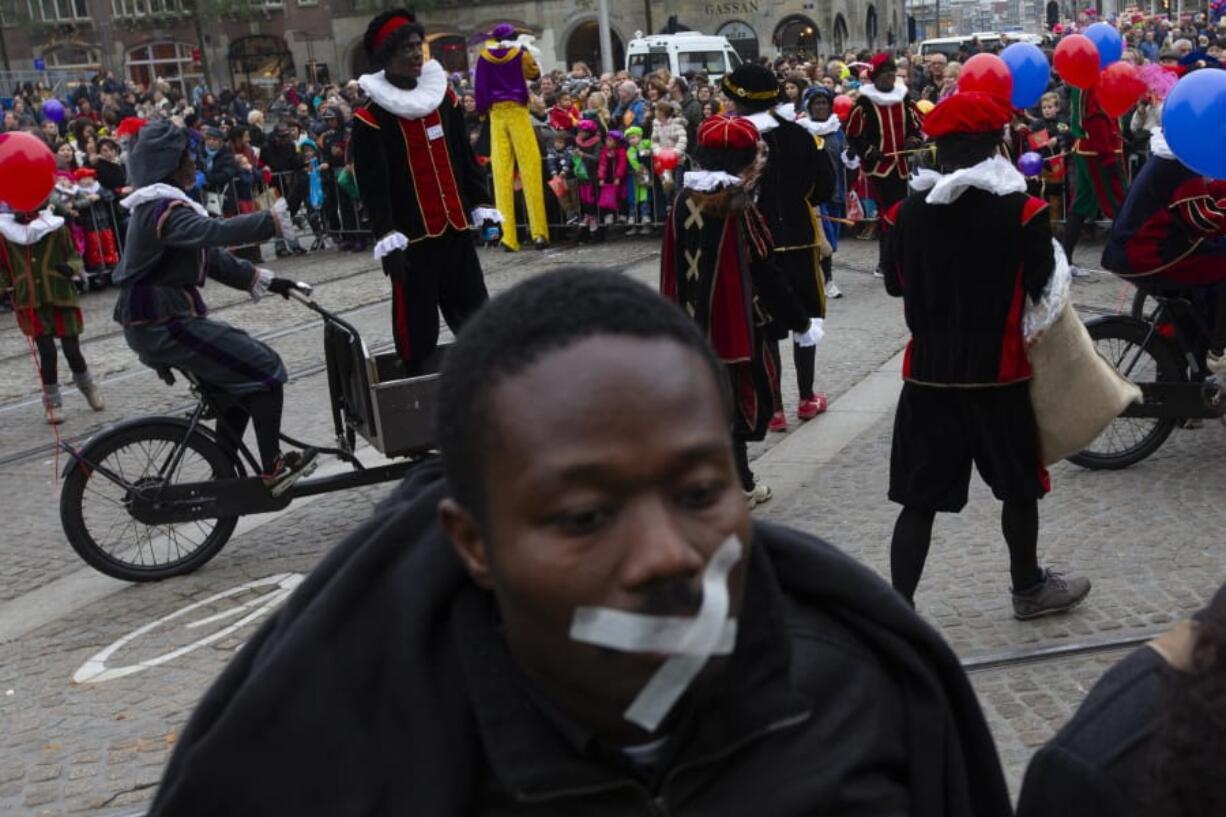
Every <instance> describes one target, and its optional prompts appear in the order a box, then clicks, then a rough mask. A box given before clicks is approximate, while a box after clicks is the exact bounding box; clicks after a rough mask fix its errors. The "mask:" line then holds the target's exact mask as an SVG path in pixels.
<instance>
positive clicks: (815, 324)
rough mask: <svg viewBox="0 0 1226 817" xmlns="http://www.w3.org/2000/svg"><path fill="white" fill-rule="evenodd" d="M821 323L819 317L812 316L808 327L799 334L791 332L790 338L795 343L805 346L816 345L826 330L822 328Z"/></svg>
mask: <svg viewBox="0 0 1226 817" xmlns="http://www.w3.org/2000/svg"><path fill="white" fill-rule="evenodd" d="M822 323H823V322H822V319H821V318H813V319H812V320H811V321H809V328H808V329H807V330H805V331H804V332H801V333H799V334H797V333H796V332H793V333H792V338H793V339H794V340H795V341H796V345H797V346H802V347H805V348H809V347H812V346H816V345H817V344H818V342H819V341H820V340H821V339H822V338H823V337H825V335H826V330H825V329H823V328H822Z"/></svg>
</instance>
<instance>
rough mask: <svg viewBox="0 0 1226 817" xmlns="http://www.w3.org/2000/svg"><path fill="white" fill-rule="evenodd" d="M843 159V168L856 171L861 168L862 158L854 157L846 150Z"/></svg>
mask: <svg viewBox="0 0 1226 817" xmlns="http://www.w3.org/2000/svg"><path fill="white" fill-rule="evenodd" d="M842 159H843V167H845V168H847V169H848V170H855V169H856V168H858V167H859V166H860V157H859V156H852V155H851V154H850V153H848V152H847V151H846V150H844V151H843V155H842Z"/></svg>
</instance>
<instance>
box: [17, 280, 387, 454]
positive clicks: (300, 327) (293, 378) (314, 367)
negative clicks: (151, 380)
mask: <svg viewBox="0 0 1226 817" xmlns="http://www.w3.org/2000/svg"><path fill="white" fill-rule="evenodd" d="M385 307H386V299H385V300H383V301H378V302H375V303H370V304H363V305H361V306H357V307H353V308H352V309H349V310H346V311H343V312H337V313H336V314H337V315H338V316H340V317H346V318H348V317H352V316H353V315H356V314H360V313H363V312H369V311H371V310H373V309H377V308H385ZM322 327H323V323H322V322H321V321H319V320H318V319H316V320H313V321H305V322H303V323H301V324H295V325H294V326H287V327H283V328H281V329H278V330H275V331H273V332H268V333H265V334H263V335H257V336H256V337H257V338H258V339H259V340H263V341H269V340H276V339H277V338H283V337H287V336H289V335H293V334H297V333H299V332H305V331H308V330H310V329H322ZM393 345H394V344H391V343H382V344H376V345H372V346H370V347H369V348H370V351H371V352H372V353H374V354H379V353H382V352H386V351H389V350H390V349H391V348H392V347H393ZM326 369H327V364H326V363H324V362H322V361H321V362H319V363H311V364H309V365H306V366H300V367H298V368H296V369H291V370H290V371H289V372H288V373H287V374H288V380H287V383H294V382H297V381H299V380H303V379H305V378H309V377H313V376H315V375H317V374H320V373H322V372H324V371H326ZM146 375H147V376H151V377H156V375H157V373H156V372H154V371H153V370H152V369H149V368H146V367H144V366H141V367H140V368H139V369H135V370H133V371H128V372H123V373H122V374H120V375H116V376H115V377H112V378H108V379H105V380H103V381H102V385H104V386H105V385H106V384H107V383H114V382H116V381H119V380H130V379H132V378H133V377H143V376H146ZM38 400H39V398H32V399H31V400H26V401H22V402H20V403H11V404H9V405H7V406H4V407H0V415H2V414H4V413H5V412H8V411H14V410H16V409H20V408H25V407H27V406H28V405H30V404H31V403H32V402H33V403H36V402H38ZM195 405H196V401H195V400H187V401H184V402H183V403H180V404H177V405H174V406H170V407H168V408H166V409H164V410H159V411H158V412H156V413H158V414H169V415H176V414H185V413H187V412H189V411H191V410H192V408H194V407H195ZM121 421H122V420H117V421H116V422H121ZM107 425H111V423H108V424H106V425H103V426H100V427H98V428H94V429H90V430H88V431H86V432H84V433H82V434H78V435H75V436H72V437H64V438H63V441H64V442H67V443H72V444H75V443H77V442H79V441H81V440H83V439H88V438H89V437H91V436H93V435H94V434H97V433H98V432H99V431H101V430H102V429H104V428H106V426H107ZM55 449H56V444H55V443H53V442H49V443H43V444H41V445H37V446H31V447H29V448H26V449H23V450H21V451H15V452H13V453H11V454H6V455H4V456H2V457H0V468H6V467H8V466H11V465H20V464H22V463H25V462H29V461H31V460H36V459H39V458H40V457H45V456H47V455H49V454H51V453H53V452H54V451H55Z"/></svg>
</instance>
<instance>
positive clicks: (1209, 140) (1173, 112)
mask: <svg viewBox="0 0 1226 817" xmlns="http://www.w3.org/2000/svg"><path fill="white" fill-rule="evenodd" d="M1162 132H1163V135H1165V136H1166V143H1167V144H1168V145H1170V148H1171V150H1172V151H1173V152H1174V154H1175V156H1176V157H1177V158H1178V159H1179V161H1181V162H1183V163H1184V164H1185V165H1187V166H1188V167H1190V168H1192V169H1193V170H1195V171H1196V172H1197V173H1200V174H1201V175H1202V176H1208V177H1209V178H1211V179H1226V149H1224V148H1226V71H1213V70H1205V71H1193V72H1192V73H1191V74H1188V75H1187V76H1185V77H1184V78H1183V79H1181V80H1179V82H1177V83H1175V87H1174V88H1172V89H1171V92H1170V93H1169V94H1167V97H1166V102H1164V103H1163V105H1162Z"/></svg>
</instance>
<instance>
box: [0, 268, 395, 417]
mask: <svg viewBox="0 0 1226 817" xmlns="http://www.w3.org/2000/svg"><path fill="white" fill-rule="evenodd" d="M376 269H378V268H377V267H364V268H363V269H360V270H355V271H352V272H347V273H344V274H342V275H337V276H336V277H334V278H325V279H323V280H321V281H317V282H314V283H312V284H311V286H313V287H318V286H323V285H325V284H333V283H337V282H340V281H346V280H348V279H350V278H356V277H358V276H359V275H366V274H367V273H370V272H374V271H375V270H376ZM250 303H251V299H250V298H247V297H241V298H237V299H235V300H233V301H230V302H227V303H223V304H220V305H218V306H216V307H210V308H209V315H210V316H214V317H215V316H217V315H218V314H221V313H225V312H226V311H228V310H231V309H234V308H235V307H239V306H246V305H249V304H250ZM122 336H123V329H113V330H108V331H106V332H99V333H96V334H90V335H86V336H84V337H82V338H81V348H82V349H83V350H87V349H88V348H89V347H90V346H92V345H94V344H97V343H101V342H102V341H106V340H111V339H113V338H118V337H122ZM29 356H30V353H29V352H28V351H27V350H25V349H24V348H23V349H22V351H20V352H15V353H13V354H11V355H3V356H0V366H4V365H5V364H8V363H14V362H16V361H23V360H26V359H28V358H29ZM3 408H4V407H2V406H0V411H3Z"/></svg>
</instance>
